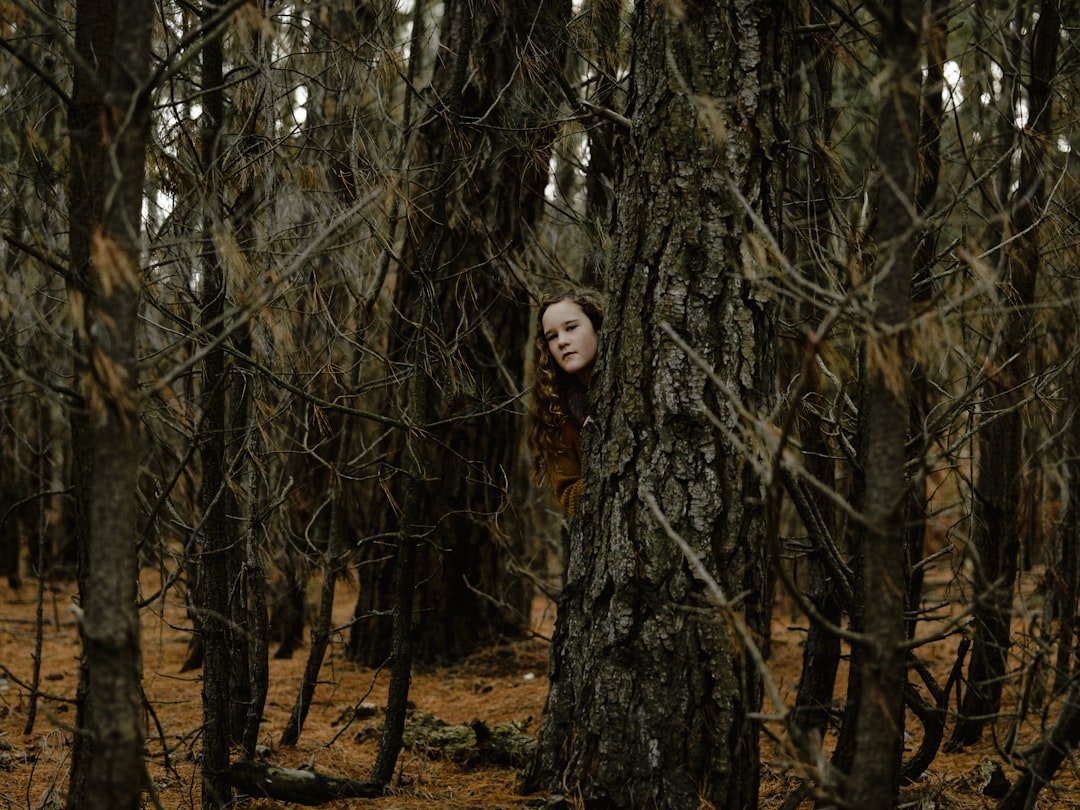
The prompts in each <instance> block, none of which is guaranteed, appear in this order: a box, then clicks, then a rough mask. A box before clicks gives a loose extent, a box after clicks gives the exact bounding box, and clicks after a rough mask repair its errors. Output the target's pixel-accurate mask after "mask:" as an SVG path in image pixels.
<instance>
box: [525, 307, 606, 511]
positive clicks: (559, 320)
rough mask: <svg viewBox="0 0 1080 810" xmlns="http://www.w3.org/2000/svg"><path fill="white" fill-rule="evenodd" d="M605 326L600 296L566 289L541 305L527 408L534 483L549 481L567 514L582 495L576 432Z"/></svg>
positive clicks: (578, 432) (583, 417)
mask: <svg viewBox="0 0 1080 810" xmlns="http://www.w3.org/2000/svg"><path fill="white" fill-rule="evenodd" d="M603 323H604V309H603V302H602V300H601V298H600V295H599V293H597V292H595V291H593V290H587V289H571V290H566V291H563V292H559V293H556V294H554V295H550V296H547V297H546V298H544V299H543V300H542V301H541V302H540V311H539V314H538V317H537V334H536V383H535V384H534V385H533V399H532V407H531V408H530V414H529V415H530V425H529V447H530V449H531V450H532V453H533V478H534V480H535V481H537V482H538V483H539V482H540V481H543V479H544V478H545V477H547V478H550V479H551V484H552V487H553V488H554V490H555V498H556V499H557V500H558V501H559V504H560V505H561V506H562V508H563V509H565V510H566V512H567V513H568V514H571V515H572V514H573V513H574V510H575V509H577V502H578V496H579V495H580V494H581V429H582V428H583V427H584V426H585V423H586V422H587V421H588V419H589V417H588V414H587V412H586V406H585V395H586V393H587V391H588V386H589V380H590V378H591V377H592V370H593V365H594V364H595V363H596V352H597V349H598V347H599V333H600V327H601V326H602V325H603Z"/></svg>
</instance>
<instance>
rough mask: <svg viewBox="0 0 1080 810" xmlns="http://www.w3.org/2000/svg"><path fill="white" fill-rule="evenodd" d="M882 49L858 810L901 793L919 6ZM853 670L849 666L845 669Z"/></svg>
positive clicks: (886, 33) (890, 23) (881, 809)
mask: <svg viewBox="0 0 1080 810" xmlns="http://www.w3.org/2000/svg"><path fill="white" fill-rule="evenodd" d="M880 22H881V24H882V29H883V30H882V42H883V46H884V49H885V52H884V54H883V56H884V74H885V76H886V77H887V80H886V82H885V85H884V87H883V100H882V108H881V113H880V117H879V120H878V149H877V154H878V171H879V173H880V180H879V182H878V189H877V214H876V220H875V227H874V228H873V237H874V243H875V249H876V256H875V263H874V270H873V272H874V277H875V284H874V293H873V296H874V297H873V320H872V321H871V323H870V324H869V325H868V326H869V331H868V334H867V336H866V340H867V348H866V358H867V362H866V364H865V365H866V377H865V378H864V381H863V386H864V388H865V389H866V390H867V393H866V395H865V396H864V397H863V404H864V407H868V408H869V412H868V413H866V414H862V415H861V416H862V420H861V421H862V425H863V426H864V429H865V431H866V436H865V448H866V453H865V456H864V458H863V470H864V475H863V479H864V480H863V498H862V503H861V504H860V506H861V511H862V514H863V516H864V519H865V524H864V526H862V527H861V528H862V530H861V533H860V550H861V554H860V572H861V578H862V593H863V595H864V599H865V601H864V603H863V604H862V605H861V606H860V607H861V615H862V624H861V627H860V630H861V632H862V633H863V634H864V638H865V643H864V644H863V650H862V653H863V654H862V655H861V656H860V657H859V659H858V663H859V664H860V665H861V667H862V670H861V673H860V674H861V680H860V689H859V695H858V701H859V705H858V715H857V719H856V724H857V725H856V728H855V736H854V738H855V752H854V756H853V759H852V767H851V772H850V773H849V775H848V784H847V794H848V798H849V801H850V803H851V806H852V807H858V808H860V810H888V809H889V808H892V806H893V804H894V802H895V797H896V790H897V786H898V783H899V774H900V758H901V753H902V749H901V745H902V740H903V733H902V731H903V717H902V716H903V707H904V682H905V652H904V648H903V642H904V639H905V624H904V608H905V607H906V601H907V592H908V591H907V560H906V555H905V553H904V538H905V533H904V514H905V504H906V493H907V488H906V482H905V472H904V469H905V461H906V457H905V444H906V441H907V419H908V391H909V379H908V375H909V374H910V362H911V361H910V348H909V346H910V335H908V334H907V331H906V329H907V324H908V319H909V316H910V306H911V282H912V278H911V275H912V267H911V254H912V246H913V243H914V235H915V221H914V206H913V202H914V194H915V175H916V166H917V164H918V151H917V150H918V142H917V140H916V132H917V124H918V120H919V87H920V84H921V82H920V74H919V67H920V65H919V60H920V56H921V52H922V36H921V34H922V2H921V0H901V2H899V3H896V4H894V6H893V12H892V14H891V15H890V16H889V17H888V18H885V19H881V20H880ZM855 664H856V662H855V661H854V660H853V662H852V665H853V666H855Z"/></svg>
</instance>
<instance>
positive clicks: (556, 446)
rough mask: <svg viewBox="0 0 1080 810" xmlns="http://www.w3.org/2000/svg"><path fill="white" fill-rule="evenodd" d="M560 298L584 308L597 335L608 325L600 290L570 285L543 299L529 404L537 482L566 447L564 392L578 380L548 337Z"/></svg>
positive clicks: (539, 315)
mask: <svg viewBox="0 0 1080 810" xmlns="http://www.w3.org/2000/svg"><path fill="white" fill-rule="evenodd" d="M560 301H571V302H573V303H575V304H577V305H578V306H579V307H581V311H582V312H584V313H585V315H586V317H588V319H589V321H590V322H591V323H592V327H593V329H594V330H595V331H596V333H597V335H599V334H600V328H601V327H602V326H603V325H604V300H603V298H602V297H601V295H600V293H598V292H597V291H596V290H590V289H588V288H586V287H570V288H567V289H563V290H558V291H556V292H553V293H550V294H548V295H545V296H544V297H543V298H541V299H540V308H539V310H538V311H537V314H536V338H535V340H534V342H533V345H534V347H535V353H534V369H535V378H536V379H535V381H534V382H533V389H532V404H531V405H530V406H529V449H530V450H532V454H533V479H534V480H536V481H541V480H543V478H544V476H545V474H546V466H547V464H546V461H547V459H548V458H549V457H550V456H553V455H555V454H557V453H559V452H560V450H561V448H562V427H563V423H564V422H565V421H566V420H567V419H568V418H569V415H570V414H569V411H568V408H567V404H566V402H565V401H564V398H563V397H564V394H563V392H564V391H566V390H567V389H568V387H569V386H571V385H573V384H576V382H577V381H576V380H574V379H573V378H572V377H571V376H570V375H569V374H567V373H566V372H565V371H563V370H562V369H561V368H559V366H558V364H557V363H556V362H555V358H554V357H552V356H551V349H550V348H548V342H547V338H546V337H545V336H544V313H545V312H547V310H548V307H550V306H551V305H552V304H557V303H559V302H560Z"/></svg>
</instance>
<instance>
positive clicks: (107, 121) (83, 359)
mask: <svg viewBox="0 0 1080 810" xmlns="http://www.w3.org/2000/svg"><path fill="white" fill-rule="evenodd" d="M88 6H89V7H88V8H85V9H84V8H82V6H81V5H80V8H79V13H78V19H77V21H76V26H77V28H80V30H79V31H78V33H77V37H76V38H77V47H78V48H79V50H80V53H81V54H82V55H83V56H84V58H85V59H86V60H87V64H90V65H93V64H95V55H96V54H100V53H102V52H103V51H109V52H110V53H111V54H112V57H113V62H112V64H108V63H98V64H97V68H98V70H97V72H96V74H95V75H87V74H86V73H83V70H82V68H81V67H80V68H79V73H80V78H79V85H78V87H77V89H76V92H74V93H73V103H72V111H71V123H72V132H73V134H72V156H73V164H74V165H80V162H81V161H83V160H85V165H80V168H79V170H78V172H77V174H78V175H79V176H78V177H77V178H73V180H72V188H73V192H75V193H73V194H72V198H71V203H72V208H71V221H72V233H73V240H74V241H75V244H74V245H73V250H72V260H73V272H74V277H75V278H76V279H78V281H79V282H80V287H79V288H78V289H76V290H73V301H72V308H73V310H74V311H75V313H76V314H75V317H74V318H73V320H74V321H75V322H76V324H77V330H78V333H79V334H78V339H77V341H76V344H75V346H76V353H77V354H76V373H77V383H78V386H79V391H80V394H81V395H82V398H83V401H82V404H83V408H84V409H83V410H82V411H81V412H80V413H79V414H78V415H77V416H75V417H73V420H72V426H73V430H78V431H80V435H79V437H78V439H77V444H76V447H77V456H76V464H77V465H78V468H79V470H78V473H77V478H76V487H77V489H76V498H77V500H78V508H79V511H80V530H81V531H80V540H81V543H82V553H81V555H80V572H79V595H80V607H81V610H82V616H81V622H80V630H81V637H82V663H81V669H80V686H79V693H78V699H79V707H78V709H79V710H78V718H77V725H78V728H77V732H76V734H75V737H76V739H77V740H79V743H78V744H77V745H76V746H75V750H74V754H73V761H72V775H71V789H70V791H69V794H68V806H69V807H72V808H76V807H77V808H80V810H97V809H98V808H102V810H104V808H113V810H124V808H132V809H134V808H137V807H139V805H140V798H141V793H142V791H143V789H144V787H145V786H146V782H147V780H146V773H145V770H144V767H143V759H142V754H143V741H144V736H145V735H144V731H143V726H142V720H141V713H140V708H141V706H140V700H139V697H140V680H141V670H142V667H141V652H140V644H139V617H138V612H137V608H136V583H137V576H138V564H137V557H136V554H135V538H136V537H137V536H138V524H137V515H138V502H137V499H136V485H137V477H138V469H139V462H140V459H141V453H140V448H139V436H140V431H139V413H138V404H137V403H138V386H137V380H136V368H135V332H136V326H137V313H138V303H139V294H140V286H141V271H140V269H139V264H138V262H139V252H140V240H141V232H142V231H141V210H142V208H141V206H142V182H143V174H144V161H145V149H146V141H147V137H148V134H149V120H150V115H149V113H150V107H149V99H148V98H147V97H146V96H145V95H142V94H140V93H139V87H138V82H139V81H140V80H142V79H143V78H144V77H145V76H146V75H147V73H148V68H149V56H150V30H151V21H152V15H153V9H152V7H150V6H147V5H145V4H143V3H141V2H117V3H105V4H102V5H100V6H96V5H94V4H88ZM83 26H85V27H83ZM83 82H87V83H88V84H89V86H87V84H84V83H83ZM97 82H100V85H99V86H100V87H105V88H106V93H105V94H104V95H103V96H102V95H99V94H98V91H97V90H96V89H95V88H94V87H93V85H94V84H95V83H97ZM99 127H100V128H99ZM106 154H108V160H106ZM83 172H85V174H83ZM80 206H85V207H80Z"/></svg>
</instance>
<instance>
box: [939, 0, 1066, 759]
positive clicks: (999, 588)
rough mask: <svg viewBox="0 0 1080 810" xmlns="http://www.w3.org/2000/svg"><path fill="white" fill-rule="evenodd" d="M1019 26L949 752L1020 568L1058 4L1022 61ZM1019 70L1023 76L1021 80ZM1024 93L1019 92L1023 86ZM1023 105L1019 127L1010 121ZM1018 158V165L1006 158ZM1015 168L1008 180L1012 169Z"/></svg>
mask: <svg viewBox="0 0 1080 810" xmlns="http://www.w3.org/2000/svg"><path fill="white" fill-rule="evenodd" d="M1021 22H1022V20H1020V19H1018V20H1016V24H1015V25H1013V26H1011V27H1010V28H1009V29H1008V31H1009V36H1008V37H1007V41H1009V42H1011V43H1013V44H1012V49H1011V50H1012V52H1011V57H1010V63H1011V67H1010V73H1008V74H1006V86H1007V88H1008V89H1009V92H1007V93H1006V94H1005V97H1004V99H1003V106H1004V109H1003V110H1002V116H1001V119H1000V121H1001V126H1002V128H1003V129H1004V132H1005V133H1006V135H1005V137H1004V138H1003V139H1002V145H1003V148H1004V149H1005V151H1006V159H1003V160H1002V161H1001V163H1000V169H999V172H998V178H997V187H996V190H995V192H996V193H995V195H994V199H996V200H997V201H998V202H999V204H1000V205H1001V211H1000V212H999V216H998V217H997V218H996V223H999V224H1000V230H999V231H997V232H996V233H992V234H991V236H990V238H992V239H995V242H994V244H995V248H994V251H993V253H994V255H995V256H996V261H997V264H998V267H999V269H1000V282H999V283H998V289H997V292H998V295H999V296H1000V300H1001V302H1002V305H1003V310H1002V315H1001V321H1000V339H999V340H997V341H996V346H994V347H992V348H991V349H990V352H991V354H990V357H992V358H993V359H992V360H991V361H990V362H991V364H992V366H993V370H992V372H991V373H989V374H988V376H987V379H986V383H985V397H984V399H983V402H982V403H981V410H982V412H983V414H984V415H985V424H983V425H982V427H981V429H980V431H979V435H978V452H977V459H978V460H977V472H976V478H975V482H974V484H975V486H974V503H973V504H972V507H973V511H974V521H973V526H974V532H973V534H974V536H973V562H974V570H975V592H976V594H978V598H977V599H976V600H975V603H974V606H973V608H974V610H973V615H974V626H975V641H974V644H973V645H972V651H971V663H970V666H969V669H968V678H967V680H968V683H969V689H968V691H967V692H966V693H965V694H964V699H963V702H962V704H961V706H960V718H959V720H958V721H957V723H956V725H955V726H954V727H953V732H952V737H951V739H950V740H949V745H950V746H951V747H954V748H956V747H963V746H965V745H969V744H971V743H974V742H976V741H977V740H978V739H979V738H980V736H981V735H982V731H983V728H984V727H985V725H986V723H987V722H988V721H990V720H991V719H992V718H993V717H994V715H995V714H996V713H997V712H998V709H999V708H1000V705H1001V695H1002V687H1003V685H1004V680H1005V675H1006V672H1007V670H1008V652H1009V646H1010V638H1011V633H1012V630H1011V621H1012V603H1013V592H1014V589H1015V586H1016V577H1017V572H1018V566H1019V551H1020V538H1021V535H1022V532H1023V530H1022V527H1021V524H1020V514H1021V512H1022V510H1021V499H1022V493H1021V482H1022V477H1023V467H1024V465H1023V454H1022V448H1023V437H1024V430H1025V422H1026V419H1025V404H1024V399H1025V396H1026V386H1027V385H1028V384H1029V381H1030V380H1031V379H1032V369H1031V354H1030V348H1029V343H1030V341H1031V338H1032V333H1033V329H1034V327H1035V318H1034V304H1035V300H1036V291H1037V286H1036V282H1037V280H1038V278H1039V271H1040V269H1041V267H1042V264H1043V259H1042V248H1041V243H1040V233H1039V232H1040V227H1039V226H1040V222H1041V214H1042V210H1043V206H1044V205H1045V203H1046V193H1047V192H1046V168H1047V167H1046V161H1047V157H1046V156H1047V146H1048V144H1049V143H1050V142H1051V135H1052V131H1053V130H1052V122H1053V120H1054V96H1053V93H1052V86H1053V81H1054V77H1055V75H1056V74H1057V54H1058V44H1059V41H1060V38H1061V14H1060V4H1059V0H1046V2H1043V3H1042V4H1041V10H1040V12H1039V13H1038V15H1037V19H1036V18H1035V16H1034V15H1033V16H1032V18H1031V22H1030V24H1031V26H1032V28H1033V34H1032V35H1031V37H1030V41H1029V45H1028V47H1029V48H1030V57H1029V59H1028V60H1027V61H1026V62H1024V60H1023V58H1022V53H1023V51H1022V43H1023V32H1022V31H1021V30H1020V23H1021ZM1022 63H1023V64H1027V66H1028V70H1029V77H1028V80H1027V81H1026V82H1025V81H1023V80H1022V78H1021V75H1020V72H1019V71H1020V69H1021V68H1020V66H1021V64H1022ZM1025 88H1026V92H1024V89H1025ZM1022 104H1023V105H1024V106H1026V108H1027V115H1028V116H1029V120H1028V121H1027V122H1026V125H1024V126H1023V127H1021V126H1020V124H1019V123H1018V122H1017V121H1016V120H1015V118H1014V116H1015V115H1016V114H1017V111H1018V110H1019V108H1020V107H1021V105H1022ZM1014 154H1018V155H1019V160H1018V161H1017V160H1014V159H1013V155H1014ZM1014 165H1018V167H1019V168H1018V171H1017V172H1016V174H1015V175H1014V174H1013V170H1012V167H1013V166H1014Z"/></svg>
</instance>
